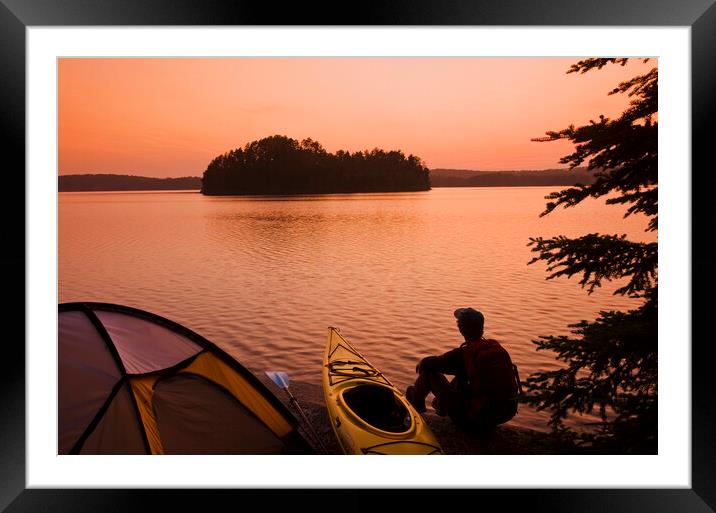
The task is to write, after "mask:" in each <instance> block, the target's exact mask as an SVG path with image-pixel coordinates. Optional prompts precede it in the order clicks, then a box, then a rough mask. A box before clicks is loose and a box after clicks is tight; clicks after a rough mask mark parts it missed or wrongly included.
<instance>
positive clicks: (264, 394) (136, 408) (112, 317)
mask: <svg viewBox="0 0 716 513" xmlns="http://www.w3.org/2000/svg"><path fill="white" fill-rule="evenodd" d="M58 310H59V316H58V319H59V322H58V333H59V337H58V339H59V348H58V361H59V362H58V366H59V369H58V371H59V377H58V390H59V413H58V417H59V418H58V452H59V454H308V453H313V452H315V451H314V450H313V448H312V447H311V446H310V445H309V444H308V442H307V441H306V439H305V438H303V436H301V434H300V433H299V431H298V427H297V422H296V419H295V417H294V416H293V415H292V414H291V413H290V412H289V411H288V409H287V408H286V407H285V406H284V404H283V403H282V402H281V401H279V400H278V399H277V398H276V397H275V396H274V395H273V394H272V393H271V391H270V390H268V389H267V388H266V386H264V384H263V383H261V382H260V381H259V380H258V378H256V376H254V375H253V374H252V373H251V372H249V371H248V370H247V369H246V368H245V367H244V366H242V365H241V364H239V363H238V362H237V361H236V360H235V359H234V358H232V357H231V356H229V355H228V354H227V353H225V352H224V351H222V350H221V349H219V348H218V347H217V346H216V345H214V344H212V343H211V342H209V341H208V340H206V339H205V338H204V337H202V336H201V335H198V334H197V333H195V332H193V331H191V330H190V329H188V328H185V327H183V326H181V325H179V324H177V323H175V322H172V321H170V320H168V319H165V318H163V317H159V316H158V315H155V314H152V313H149V312H145V311H142V310H137V309H135V308H130V307H126V306H121V305H113V304H107V303H64V304H60V305H59V307H58Z"/></svg>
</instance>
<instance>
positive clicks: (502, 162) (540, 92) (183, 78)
mask: <svg viewBox="0 0 716 513" xmlns="http://www.w3.org/2000/svg"><path fill="white" fill-rule="evenodd" d="M577 60H579V59H578V58H421V57H413V58H221V59H220V58H216V59H169V58H165V59H60V61H59V108H58V110H59V112H58V130H59V136H58V139H59V155H58V171H59V174H75V173H118V174H135V175H143V176H152V177H177V176H201V175H202V173H203V172H204V170H205V169H206V166H207V164H208V163H209V162H210V161H211V159H212V158H213V157H215V156H216V155H218V154H221V153H224V152H226V151H228V150H231V149H233V148H237V147H240V146H244V145H245V144H246V143H248V142H251V141H253V140H256V139H260V138H262V137H266V136H269V135H275V134H279V135H286V136H288V137H293V138H295V139H299V140H300V139H304V138H307V137H310V138H312V139H314V140H317V141H319V142H320V143H321V144H323V146H324V147H325V148H326V150H328V151H331V152H334V151H336V150H339V149H344V150H349V151H357V150H365V149H372V148H375V147H378V148H383V149H385V150H392V149H400V150H402V151H403V152H405V153H406V154H410V153H412V154H414V155H418V156H419V157H421V158H422V159H423V160H424V161H425V162H426V164H427V165H428V167H430V168H459V169H480V170H507V169H544V168H553V167H562V166H560V165H559V164H558V161H559V158H560V157H561V156H563V155H565V154H567V153H569V152H570V150H571V148H572V145H571V143H569V142H568V141H558V142H551V143H536V142H530V138H531V137H539V136H542V135H544V132H545V131H547V130H559V129H562V128H565V127H567V126H568V125H569V124H572V123H574V124H576V125H579V124H584V123H587V122H588V121H589V120H590V119H597V118H598V116H599V114H604V115H606V116H608V117H616V116H617V115H618V114H619V113H620V112H621V111H622V110H623V109H624V107H625V106H626V105H627V104H628V98H627V97H626V96H625V95H613V96H608V95H607V93H608V91H610V90H611V89H612V88H613V87H615V86H616V85H617V84H618V83H619V82H620V81H623V80H626V79H628V78H631V77H632V76H634V75H636V74H639V73H642V72H645V71H647V70H648V69H650V68H651V67H653V66H655V65H656V60H653V59H652V60H651V61H649V62H647V63H646V64H644V63H642V62H641V61H640V60H632V61H630V62H629V64H627V66H625V67H621V66H615V65H611V66H608V67H606V68H603V69H602V70H594V71H591V72H589V73H587V74H585V75H578V74H574V73H571V74H566V71H567V69H568V68H569V66H570V64H572V63H574V62H576V61H577Z"/></svg>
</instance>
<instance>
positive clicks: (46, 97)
mask: <svg viewBox="0 0 716 513" xmlns="http://www.w3.org/2000/svg"><path fill="white" fill-rule="evenodd" d="M690 41H691V33H690V28H688V27H675V28H645V27H638V28H633V27H622V28H552V27H535V28H503V27H487V28H474V27H454V28H452V27H450V28H444V27H439V28H414V27H402V28H303V27H301V28H299V27H294V28H258V27H250V28H241V27H211V28H208V27H204V28H177V27H173V28H135V27H133V28H126V27H117V28H94V27H92V28H68V27H63V28H45V27H30V28H28V31H27V43H28V45H27V55H28V66H27V79H28V80H27V88H28V89H27V92H28V95H27V101H28V105H27V107H28V109H27V121H28V125H27V126H28V133H27V136H28V139H27V141H28V144H27V191H28V196H27V229H28V233H27V243H28V248H27V249H28V251H27V255H28V259H27V319H26V322H27V346H26V348H27V349H26V350H27V380H28V381H27V481H26V482H27V486H28V487H29V488H38V487H83V488H85V487H117V486H120V487H187V486H194V487H252V488H257V487H425V486H434V487H475V488H479V487H487V488H495V487H600V488H601V487H659V488H661V487H684V488H690V486H691V475H690V468H691V461H690V460H691V455H690V451H691V429H690V419H691V415H690V413H691V412H690V404H691V391H690V358H691V344H690V342H691V334H690V333H691V329H690V326H691V319H690V311H691V309H690V299H689V298H690V279H691V278H690V277H691V273H690V262H691V255H690V249H689V248H690V247H691V244H690V242H691V241H690V238H689V234H690V232H691V229H690V228H691V225H690V217H689V210H690V208H689V207H690V176H691V159H690V141H691V130H690V126H691V119H690V113H691V94H690V64H689V63H690ZM60 56H64V57H69V56H81V57H90V56H97V57H109V56H177V57H179V56H496V57H497V56H560V57H565V56H567V57H569V56H573V57H589V56H617V57H623V56H658V57H659V98H660V100H659V123H660V126H659V159H660V162H659V166H660V173H659V175H660V176H659V181H660V186H661V187H660V204H659V210H660V219H659V221H660V227H659V238H660V241H661V243H660V248H659V250H660V253H659V266H660V271H661V272H660V291H661V294H660V296H661V297H660V301H661V312H668V316H669V322H668V324H667V323H665V322H662V319H661V316H660V322H659V362H660V364H659V372H660V374H659V394H660V395H659V403H660V404H659V454H658V456H588V457H580V456H444V457H435V458H428V457H420V456H406V457H398V456H395V457H391V458H383V459H381V460H380V464H376V460H375V459H372V458H361V457H349V456H284V457H281V456H238V457H237V456H219V457H217V456H196V457H187V456H182V457H171V456H162V457H158V456H113V457H106V456H81V457H71V456H57V455H56V454H57V449H56V444H57V434H56V425H57V423H56V419H57V409H56V408H57V404H56V400H55V399H53V398H56V394H53V393H51V392H52V391H56V380H57V367H56V363H57V362H56V346H55V341H56V336H57V335H56V327H57V325H56V322H55V321H56V315H57V292H56V284H57V254H56V251H57V235H56V234H57V230H56V227H57V189H56V177H57V164H56V155H57V142H56V130H57V122H56V112H57V97H56V88H57V77H56V59H57V58H58V57H60ZM597 73H598V72H597ZM667 340H668V341H669V343H668V344H667V343H665V341H667ZM326 463H328V464H326Z"/></svg>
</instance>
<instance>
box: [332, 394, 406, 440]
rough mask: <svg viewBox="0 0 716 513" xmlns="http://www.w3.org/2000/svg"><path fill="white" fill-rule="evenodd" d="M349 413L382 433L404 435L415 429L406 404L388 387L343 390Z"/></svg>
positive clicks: (342, 395)
mask: <svg viewBox="0 0 716 513" xmlns="http://www.w3.org/2000/svg"><path fill="white" fill-rule="evenodd" d="M341 397H342V398H343V402H344V403H345V406H346V407H347V408H348V409H349V411H350V412H351V413H352V414H353V415H354V416H355V417H357V418H358V419H360V420H361V421H363V422H364V423H365V424H367V425H369V426H370V427H372V428H374V429H377V430H379V431H382V432H387V433H393V434H403V433H407V432H408V431H410V430H411V429H412V428H413V419H412V416H411V414H410V412H409V411H408V408H407V407H406V405H405V404H404V402H403V401H402V400H401V399H400V398H399V397H398V396H397V395H396V394H395V392H394V391H393V390H392V389H391V388H388V387H385V386H382V385H375V384H371V383H364V384H358V385H356V386H354V387H351V388H348V389H345V390H343V392H342V393H341Z"/></svg>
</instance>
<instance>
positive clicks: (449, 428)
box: [261, 376, 573, 454]
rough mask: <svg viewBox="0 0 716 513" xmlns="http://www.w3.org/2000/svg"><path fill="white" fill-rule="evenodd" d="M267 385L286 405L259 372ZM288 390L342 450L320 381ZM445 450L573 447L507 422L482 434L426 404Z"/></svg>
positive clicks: (327, 441) (331, 449)
mask: <svg viewBox="0 0 716 513" xmlns="http://www.w3.org/2000/svg"><path fill="white" fill-rule="evenodd" d="M261 380H262V381H264V383H266V385H267V386H268V387H269V389H270V390H271V391H272V392H274V393H275V395H276V396H277V397H278V398H279V399H281V400H282V401H283V402H284V404H286V405H287V406H289V405H288V396H287V395H286V394H285V393H284V392H283V391H280V390H278V389H277V388H276V386H275V385H274V384H273V383H271V382H270V381H269V380H268V378H265V376H261ZM290 389H291V393H293V395H294V396H295V397H296V398H297V399H298V402H299V404H300V406H301V408H302V409H303V412H304V413H305V414H306V417H307V418H308V419H309V421H310V423H311V425H312V426H313V429H314V430H315V431H316V433H317V434H318V436H319V437H320V438H321V441H322V442H323V445H324V446H325V447H326V449H327V450H328V453H329V454H343V453H342V451H341V449H340V447H339V445H338V442H337V441H336V439H335V436H334V434H333V430H332V428H331V425H330V423H329V420H328V413H327V409H326V405H325V402H324V399H323V390H322V388H321V386H320V385H316V384H313V383H303V382H291V385H290ZM289 409H290V410H291V412H292V413H293V414H294V415H295V416H296V418H297V419H299V423H300V424H301V431H303V432H304V436H306V438H307V439H308V440H309V441H311V440H312V437H311V434H310V433H308V432H306V431H307V430H306V429H305V427H304V426H303V422H302V421H301V418H300V415H299V414H298V412H297V411H296V410H295V409H294V408H293V407H289ZM423 418H424V419H425V422H426V423H427V424H428V425H429V426H430V429H431V430H432V431H433V433H434V434H435V436H436V437H437V439H438V441H439V442H440V444H441V445H442V448H443V451H444V452H445V454H567V453H570V452H573V451H570V450H569V447H564V446H563V444H561V443H560V441H559V440H557V439H555V437H554V436H552V435H551V434H550V433H545V432H540V431H535V430H531V429H524V428H518V427H514V426H510V424H509V423H507V424H505V425H502V426H498V427H497V428H496V429H495V430H494V431H493V432H490V433H484V434H474V433H467V432H465V431H463V430H460V429H458V428H457V427H456V426H455V425H454V424H453V422H452V421H451V420H450V419H449V418H447V417H440V416H438V415H436V414H435V412H434V411H433V410H432V409H431V408H428V411H427V412H426V413H424V414H423Z"/></svg>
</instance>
